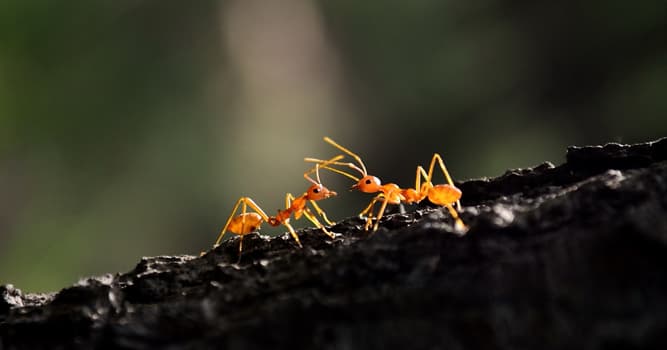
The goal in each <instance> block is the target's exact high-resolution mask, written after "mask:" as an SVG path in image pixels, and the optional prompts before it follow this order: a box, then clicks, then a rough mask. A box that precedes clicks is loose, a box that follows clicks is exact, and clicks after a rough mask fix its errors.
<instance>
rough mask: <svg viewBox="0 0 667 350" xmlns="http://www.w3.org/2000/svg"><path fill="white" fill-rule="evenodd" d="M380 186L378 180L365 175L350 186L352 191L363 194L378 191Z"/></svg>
mask: <svg viewBox="0 0 667 350" xmlns="http://www.w3.org/2000/svg"><path fill="white" fill-rule="evenodd" d="M381 186H382V183H381V182H380V179H378V178H377V177H375V176H372V175H366V176H364V177H362V178H361V179H359V182H357V183H356V184H355V185H354V186H352V189H354V190H359V191H361V192H364V193H375V192H379V191H380V187H381Z"/></svg>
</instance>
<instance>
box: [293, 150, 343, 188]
mask: <svg viewBox="0 0 667 350" xmlns="http://www.w3.org/2000/svg"><path fill="white" fill-rule="evenodd" d="M343 158H345V156H344V155H342V154H339V155H337V156H335V157H333V158H331V159H329V160H320V159H316V160H311V161H312V162H314V163H317V164H315V167H313V168H311V169H309V170H308V171H306V172H305V173H303V177H304V178H306V180H308V181H310V182H311V183H313V184H314V185H321V184H322V181H320V167H323V168H326V169H328V167H327V165H329V164H332V163H338V161H339V160H341V159H343ZM313 172H314V173H315V178H316V179H317V182H315V181H314V180H313V179H312V178H311V177H310V176H308V175H309V174H312V173H313Z"/></svg>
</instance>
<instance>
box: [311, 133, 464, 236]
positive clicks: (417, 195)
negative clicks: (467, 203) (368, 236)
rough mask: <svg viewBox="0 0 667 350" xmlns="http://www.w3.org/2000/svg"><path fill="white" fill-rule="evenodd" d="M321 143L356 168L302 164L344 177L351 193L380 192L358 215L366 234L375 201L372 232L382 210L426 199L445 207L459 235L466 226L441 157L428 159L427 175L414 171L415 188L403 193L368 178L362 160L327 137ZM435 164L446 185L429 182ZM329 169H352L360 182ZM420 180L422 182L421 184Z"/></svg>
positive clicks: (458, 194) (457, 192) (457, 193)
mask: <svg viewBox="0 0 667 350" xmlns="http://www.w3.org/2000/svg"><path fill="white" fill-rule="evenodd" d="M324 141H326V142H327V143H329V144H330V145H332V146H334V147H336V148H338V149H339V150H341V151H342V152H344V153H346V154H348V155H350V156H351V157H352V158H354V159H355V160H356V161H357V163H358V164H359V166H357V165H356V164H353V163H344V162H339V161H331V160H329V161H325V160H320V159H316V158H305V161H307V162H314V163H317V164H319V165H320V166H321V167H322V168H324V169H327V170H330V171H333V172H335V173H338V174H340V175H343V176H346V177H348V178H350V179H352V180H354V181H356V182H357V183H356V184H355V185H354V186H352V189H356V190H359V191H361V192H364V193H378V192H379V194H378V195H376V196H375V197H374V198H373V200H372V201H371V203H370V204H369V205H368V206H367V207H366V208H365V209H364V210H363V211H361V213H359V215H360V216H365V217H366V225H365V227H364V228H365V230H367V231H368V229H369V228H370V226H371V224H372V221H373V208H374V206H375V203H377V202H378V201H380V202H382V206H381V207H380V210H379V212H378V213H377V216H376V217H375V225H374V226H373V231H376V230H377V229H378V224H379V222H380V219H381V218H382V215H383V214H384V211H385V209H386V208H387V204H400V203H406V204H412V203H419V202H421V201H422V200H424V199H425V198H428V199H429V201H431V203H433V204H436V205H440V206H444V207H446V208H447V210H449V213H450V214H451V215H452V217H453V218H454V220H455V222H456V228H457V229H459V230H462V231H463V230H466V226H465V225H464V224H463V221H462V220H461V218H460V217H459V214H458V212H457V211H456V209H454V207H453V204H454V203H456V207H457V209H458V210H461V202H460V199H461V195H462V192H461V190H460V189H458V188H457V187H456V186H455V185H454V182H453V181H452V178H451V176H449V172H448V171H447V167H445V163H444V162H443V160H442V157H440V155H439V154H437V153H434V154H433V158H431V164H430V166H429V170H428V172H426V170H424V168H423V167H422V166H421V165H420V166H418V167H417V174H416V177H415V187H414V188H406V189H402V188H400V187H399V186H398V185H396V184H394V183H388V184H384V185H383V184H382V182H381V181H380V179H379V178H377V177H375V176H372V175H368V172H367V171H366V166H365V165H364V162H363V161H362V160H361V157H359V156H358V155H356V154H355V153H353V152H352V151H350V150H348V149H347V148H345V147H343V146H341V145H339V144H338V143H336V142H335V141H334V140H332V139H330V138H329V137H324ZM436 162H437V164H438V165H439V166H440V169H441V170H442V172H443V174H444V175H445V178H446V180H447V184H442V185H434V184H433V182H432V179H433V170H434V169H435V165H436ZM332 165H338V166H346V167H349V168H351V169H354V170H356V171H357V172H359V173H360V174H361V178H358V177H356V176H354V175H352V174H350V173H348V172H345V171H343V170H340V169H337V168H334V167H332ZM422 177H423V178H424V181H423V182H422Z"/></svg>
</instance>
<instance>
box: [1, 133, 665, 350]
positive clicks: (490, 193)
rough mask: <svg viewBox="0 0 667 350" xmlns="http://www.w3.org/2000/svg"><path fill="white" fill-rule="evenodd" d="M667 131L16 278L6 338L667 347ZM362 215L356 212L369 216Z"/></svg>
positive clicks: (7, 300)
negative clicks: (113, 268) (26, 280)
mask: <svg viewBox="0 0 667 350" xmlns="http://www.w3.org/2000/svg"><path fill="white" fill-rule="evenodd" d="M666 160H667V139H661V140H658V141H655V142H650V143H644V144H636V145H620V144H607V145H605V146H589V147H571V148H569V149H568V152H567V162H566V163H565V164H563V165H560V166H558V167H554V166H553V165H551V164H550V163H544V164H542V165H540V166H537V167H535V168H531V169H517V170H510V171H507V172H506V173H505V174H504V175H502V176H500V177H498V178H494V179H482V180H470V181H465V182H462V183H458V184H457V186H459V187H460V189H461V190H462V191H463V198H462V204H463V206H464V208H463V210H462V212H461V217H462V219H463V220H464V222H465V223H466V224H467V225H468V226H469V228H470V229H469V231H468V232H467V234H464V235H462V234H460V233H457V232H456V231H455V230H454V227H453V221H452V219H451V217H450V216H449V214H448V212H447V210H446V209H444V208H438V207H434V206H432V205H428V204H422V205H420V206H418V207H417V208H415V209H414V210H409V212H408V213H406V214H390V215H386V216H385V217H384V218H383V220H382V221H381V222H380V228H379V230H378V231H377V232H375V233H374V234H369V233H367V232H365V231H363V221H362V220H361V219H359V218H356V217H352V218H348V219H345V220H342V221H340V222H339V223H337V224H336V225H335V226H333V227H332V231H333V232H335V233H336V234H337V238H336V239H334V240H331V239H330V238H328V237H327V236H325V235H324V234H323V233H322V232H320V231H318V230H316V229H305V230H301V231H299V232H298V233H299V236H300V237H301V241H302V243H303V246H304V247H303V248H302V249H299V248H297V247H296V245H295V244H294V242H293V241H292V239H291V238H290V237H289V236H288V235H284V236H280V237H275V238H269V237H265V236H260V235H258V234H250V235H248V236H246V239H244V253H243V256H242V258H241V260H240V262H237V244H238V240H237V239H232V240H228V241H226V242H224V243H223V244H222V245H220V246H219V247H217V248H215V249H212V250H210V251H209V252H207V254H205V255H204V256H202V257H196V256H161V257H150V258H143V259H142V260H141V262H139V263H138V265H137V266H136V267H135V268H134V269H133V270H132V271H130V272H127V273H123V274H115V275H106V276H99V277H92V278H88V279H85V280H82V281H80V282H79V283H77V284H76V285H74V286H71V287H67V288H65V289H63V290H61V291H60V292H58V293H54V294H23V293H21V291H20V290H18V289H16V288H14V287H13V286H11V285H5V286H1V287H0V337H1V342H0V349H21V348H48V349H54V348H63V349H70V348H81V349H90V348H132V349H144V348H146V349H147V348H218V347H219V348H228V349H254V348H272V349H274V348H292V349H293V348H317V349H343V348H345V349H369V348H399V347H400V348H409V349H440V348H443V349H444V348H447V349H463V348H469V349H538V348H539V349H617V348H619V349H620V348H623V349H627V348H630V349H646V348H655V349H665V348H667V347H665V346H666V345H667V332H666V331H667V273H666V272H667V270H666V268H665V267H666V266H667V213H666V212H667V161H666ZM359 209H360V208H350V212H358V210H359Z"/></svg>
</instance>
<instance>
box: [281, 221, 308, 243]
mask: <svg viewBox="0 0 667 350" xmlns="http://www.w3.org/2000/svg"><path fill="white" fill-rule="evenodd" d="M283 225H285V227H287V229H288V230H289V233H290V235H292V238H294V240H295V241H296V244H297V245H298V246H299V248H303V246H302V245H301V241H300V240H299V235H297V234H296V231H294V227H292V225H290V224H289V222H287V221H285V222H283Z"/></svg>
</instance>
